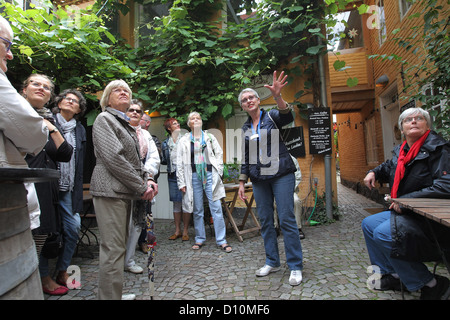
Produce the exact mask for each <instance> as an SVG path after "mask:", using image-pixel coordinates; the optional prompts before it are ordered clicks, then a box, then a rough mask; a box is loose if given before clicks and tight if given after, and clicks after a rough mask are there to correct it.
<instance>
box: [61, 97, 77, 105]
mask: <svg viewBox="0 0 450 320" xmlns="http://www.w3.org/2000/svg"><path fill="white" fill-rule="evenodd" d="M64 100H66V101H69V102H72V103H75V104H79V103H80V102H79V101H78V100H77V99H73V98H68V97H64Z"/></svg>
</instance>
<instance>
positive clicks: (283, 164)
mask: <svg viewBox="0 0 450 320" xmlns="http://www.w3.org/2000/svg"><path fill="white" fill-rule="evenodd" d="M293 120H294V117H293V116H292V113H291V112H290V110H289V111H288V112H286V113H283V112H280V110H278V109H272V110H270V111H268V112H266V111H265V110H261V118H260V128H259V132H258V138H254V137H255V136H254V134H255V133H257V132H256V131H257V129H255V130H252V119H251V117H250V116H249V117H248V119H247V121H246V122H245V123H244V125H243V126H242V135H243V136H242V141H243V143H244V148H245V149H244V150H243V159H242V162H241V164H242V165H241V177H240V180H242V179H243V178H250V180H251V181H252V182H258V181H266V180H269V179H273V178H278V177H281V176H284V175H286V174H288V173H294V172H295V171H297V169H296V167H295V164H294V162H293V161H292V158H291V156H290V154H289V151H288V150H287V148H286V146H285V145H284V143H283V140H282V139H281V134H280V133H279V131H278V129H279V128H282V127H283V126H285V125H287V124H289V123H291V122H292V121H293ZM272 140H273V141H272Z"/></svg>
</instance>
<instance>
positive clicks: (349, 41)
mask: <svg viewBox="0 0 450 320" xmlns="http://www.w3.org/2000/svg"><path fill="white" fill-rule="evenodd" d="M334 19H335V20H336V21H337V22H336V24H335V25H334V26H332V28H330V29H328V37H329V38H330V40H331V41H330V42H331V43H332V47H333V48H332V49H333V50H343V49H350V48H360V47H364V38H363V33H362V22H361V15H360V14H359V12H358V11H357V10H352V11H345V12H340V13H338V14H336V15H334ZM330 49H331V48H330Z"/></svg>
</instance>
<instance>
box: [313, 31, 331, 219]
mask: <svg viewBox="0 0 450 320" xmlns="http://www.w3.org/2000/svg"><path fill="white" fill-rule="evenodd" d="M317 44H318V45H321V44H322V38H320V37H317ZM324 59H325V55H324V56H323V57H319V58H318V60H317V65H318V67H319V80H320V105H321V106H322V107H324V108H328V99H327V85H326V82H325V68H324V62H323V60H324ZM324 164H325V208H326V213H327V218H328V219H333V198H332V194H333V188H332V183H331V155H330V154H326V155H325V158H324Z"/></svg>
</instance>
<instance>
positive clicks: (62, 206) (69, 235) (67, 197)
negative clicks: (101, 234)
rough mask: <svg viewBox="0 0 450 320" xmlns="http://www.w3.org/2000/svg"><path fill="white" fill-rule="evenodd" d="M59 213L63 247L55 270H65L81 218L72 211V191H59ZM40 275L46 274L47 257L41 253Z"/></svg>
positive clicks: (72, 252) (76, 237)
mask: <svg viewBox="0 0 450 320" xmlns="http://www.w3.org/2000/svg"><path fill="white" fill-rule="evenodd" d="M58 209H59V214H60V216H61V221H62V225H63V239H64V248H63V250H62V252H61V253H60V255H59V256H58V261H57V262H56V270H58V271H66V270H67V268H68V267H69V266H70V262H71V261H72V256H73V254H74V253H75V249H76V247H77V241H78V233H79V231H80V224H81V219H80V215H79V214H78V213H72V192H70V191H60V192H59V207H58ZM39 272H40V273H41V277H45V276H48V259H47V258H44V257H43V256H42V255H41V257H40V260H39Z"/></svg>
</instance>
